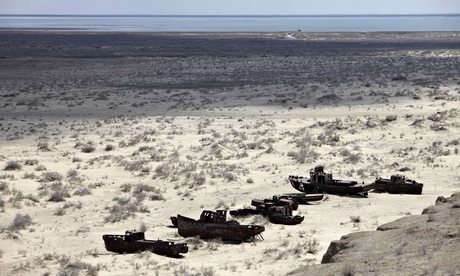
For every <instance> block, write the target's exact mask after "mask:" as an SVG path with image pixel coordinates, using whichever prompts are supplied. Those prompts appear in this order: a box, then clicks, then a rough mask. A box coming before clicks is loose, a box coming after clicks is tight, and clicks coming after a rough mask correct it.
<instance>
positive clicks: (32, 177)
mask: <svg viewBox="0 0 460 276" xmlns="http://www.w3.org/2000/svg"><path fill="white" fill-rule="evenodd" d="M35 177H36V175H35V174H34V173H33V172H31V173H28V172H26V173H24V175H23V176H22V178H23V179H35Z"/></svg>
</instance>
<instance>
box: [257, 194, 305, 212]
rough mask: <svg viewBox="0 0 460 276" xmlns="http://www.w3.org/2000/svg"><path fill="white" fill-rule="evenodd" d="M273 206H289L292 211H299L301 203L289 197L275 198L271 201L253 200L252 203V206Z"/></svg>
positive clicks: (267, 199)
mask: <svg viewBox="0 0 460 276" xmlns="http://www.w3.org/2000/svg"><path fill="white" fill-rule="evenodd" d="M267 204H268V205H273V206H288V207H289V208H291V209H292V210H297V209H298V208H299V203H298V202H297V200H295V199H292V198H288V197H281V196H273V197H272V198H271V199H269V198H266V199H253V200H252V201H251V205H252V206H256V207H257V206H264V205H267Z"/></svg>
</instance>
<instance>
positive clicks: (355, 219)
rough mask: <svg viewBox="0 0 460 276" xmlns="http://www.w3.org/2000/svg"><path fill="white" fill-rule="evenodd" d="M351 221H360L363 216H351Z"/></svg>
mask: <svg viewBox="0 0 460 276" xmlns="http://www.w3.org/2000/svg"><path fill="white" fill-rule="evenodd" d="M350 219H351V222H353V223H360V222H361V218H360V217H359V216H350Z"/></svg>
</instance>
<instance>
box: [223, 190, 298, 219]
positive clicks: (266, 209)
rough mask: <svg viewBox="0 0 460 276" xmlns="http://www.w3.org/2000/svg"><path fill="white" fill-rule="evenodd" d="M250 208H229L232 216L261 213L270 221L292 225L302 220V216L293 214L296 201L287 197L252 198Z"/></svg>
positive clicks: (296, 204)
mask: <svg viewBox="0 0 460 276" xmlns="http://www.w3.org/2000/svg"><path fill="white" fill-rule="evenodd" d="M251 205H252V206H254V207H252V208H241V209H237V210H231V211H230V215H231V216H232V217H246V216H250V215H262V216H264V217H266V218H267V219H268V221H270V222H271V223H276V224H286V225H294V224H299V223H301V222H302V221H303V220H304V217H303V216H299V215H293V214H292V210H293V209H297V207H298V203H297V201H295V200H293V199H289V198H285V199H280V198H278V197H277V196H274V197H273V199H262V200H261V199H254V200H252V201H251Z"/></svg>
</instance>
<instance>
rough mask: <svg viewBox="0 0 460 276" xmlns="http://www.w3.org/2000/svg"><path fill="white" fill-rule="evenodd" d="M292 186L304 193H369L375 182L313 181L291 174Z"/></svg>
mask: <svg viewBox="0 0 460 276" xmlns="http://www.w3.org/2000/svg"><path fill="white" fill-rule="evenodd" d="M289 181H290V183H291V185H292V187H293V188H294V189H296V190H298V191H300V192H302V193H327V194H334V195H367V193H368V191H370V190H372V189H373V184H364V183H363V184H360V183H357V182H355V181H340V180H335V181H333V182H325V183H318V182H311V181H310V180H309V179H306V178H303V177H297V176H290V177H289Z"/></svg>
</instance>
